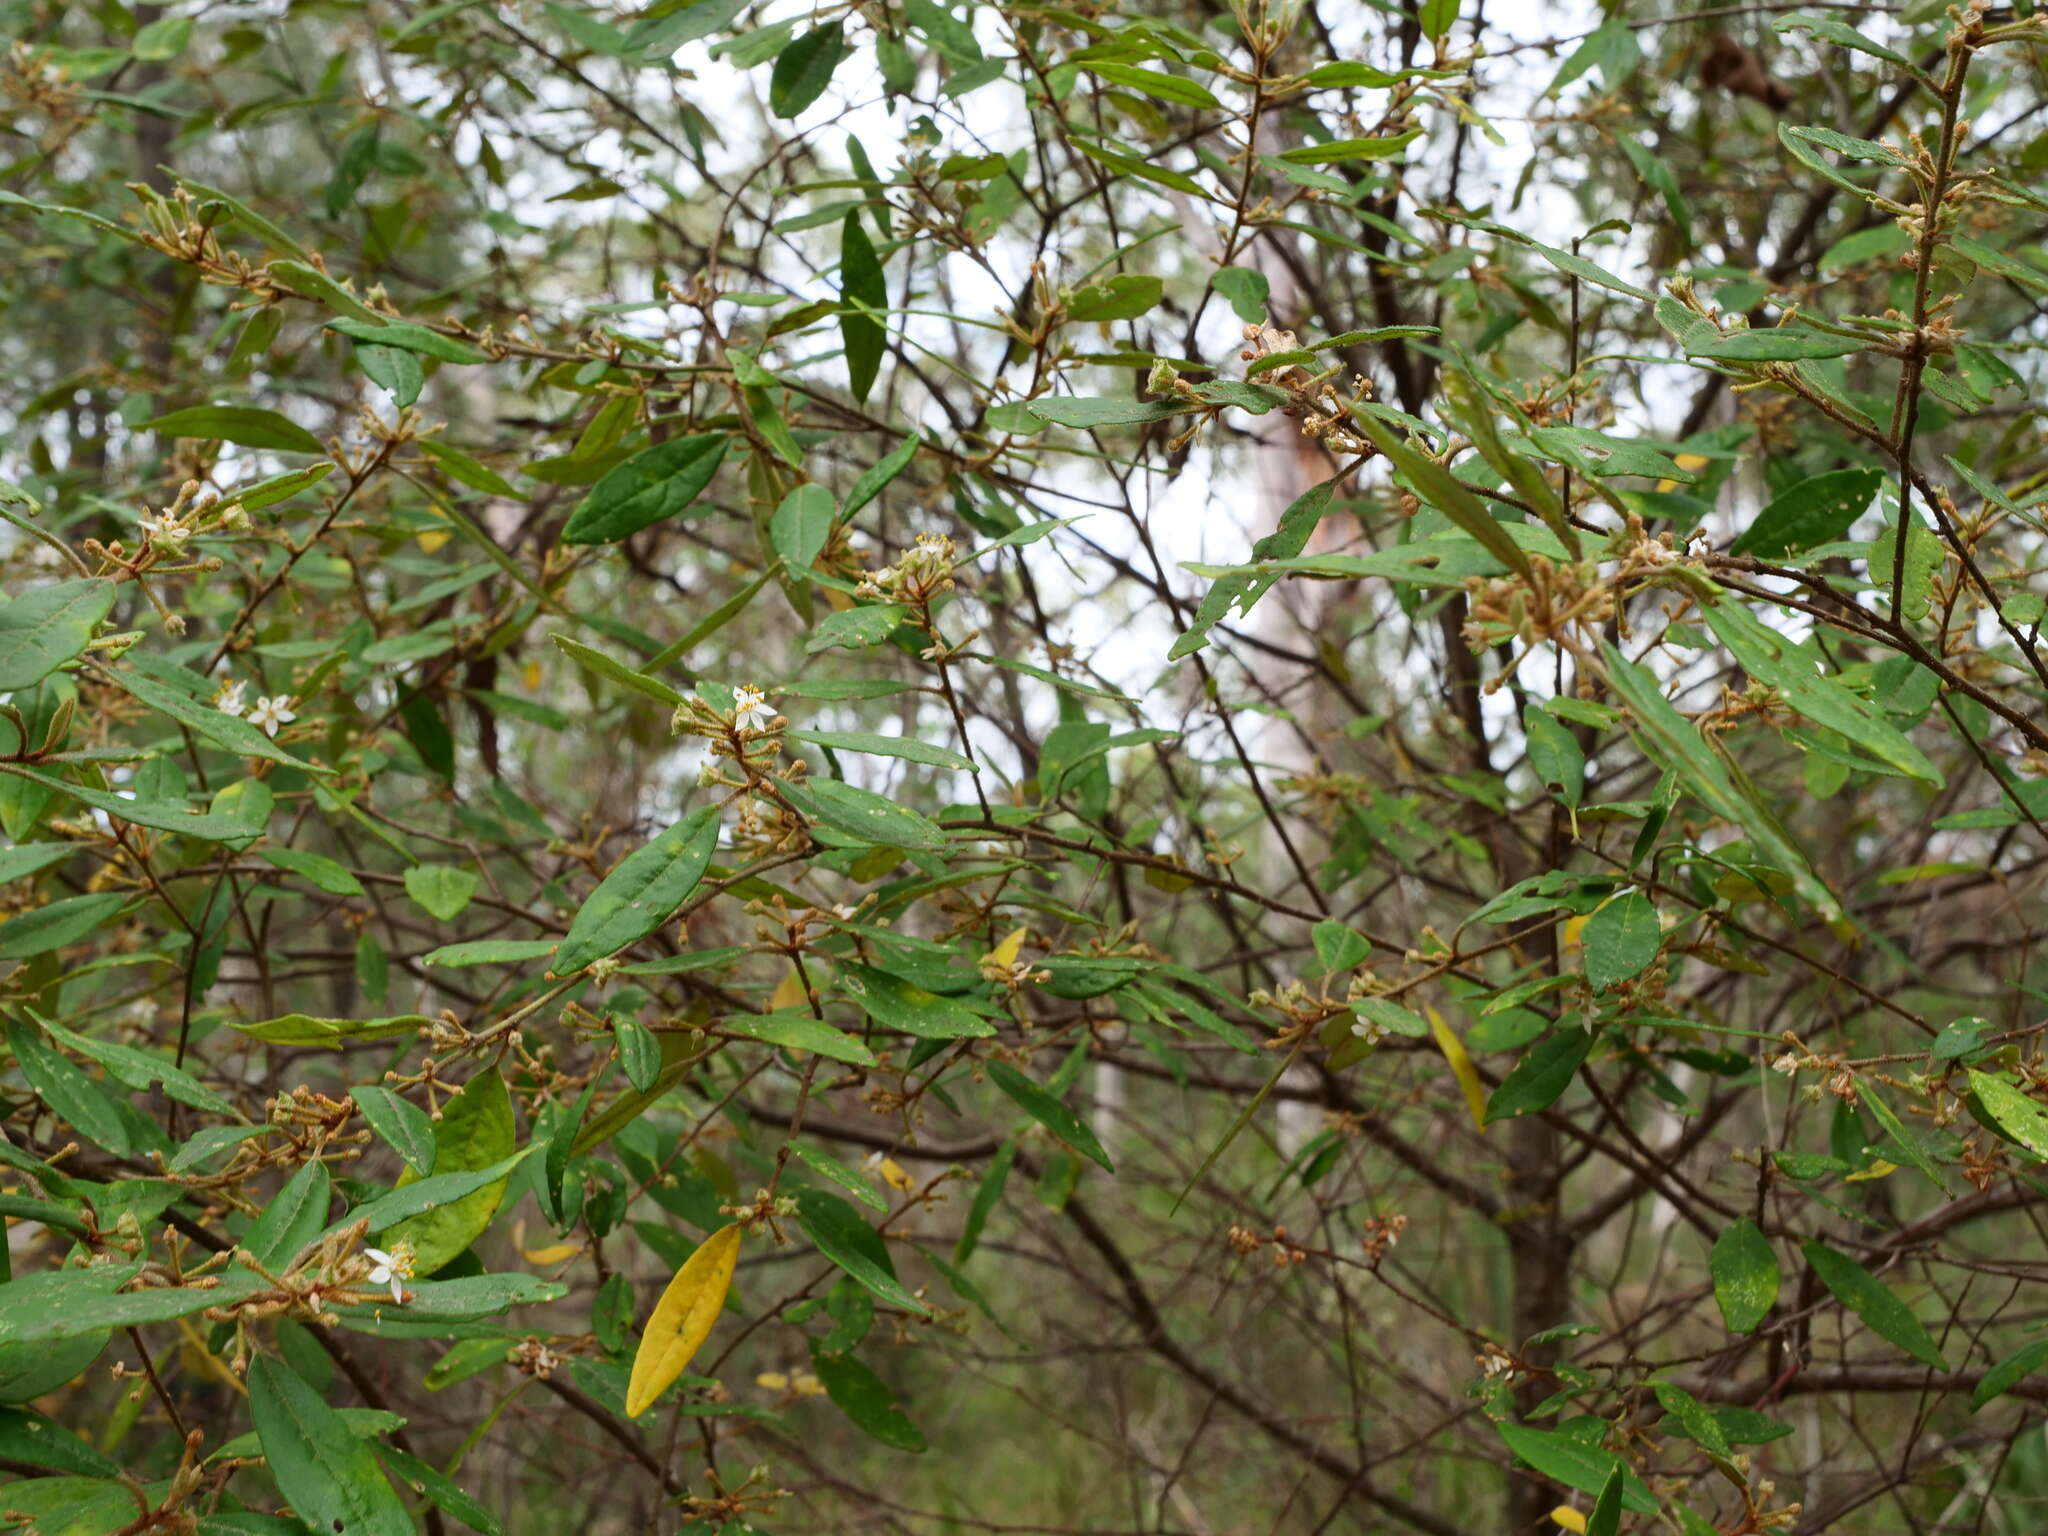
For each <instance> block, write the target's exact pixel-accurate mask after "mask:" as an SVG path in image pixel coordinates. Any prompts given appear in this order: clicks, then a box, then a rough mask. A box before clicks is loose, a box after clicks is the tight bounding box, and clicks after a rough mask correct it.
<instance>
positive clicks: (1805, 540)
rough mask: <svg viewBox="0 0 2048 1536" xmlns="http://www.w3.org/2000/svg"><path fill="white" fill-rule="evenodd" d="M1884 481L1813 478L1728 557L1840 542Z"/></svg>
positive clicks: (1855, 475) (1839, 472) (1870, 476)
mask: <svg viewBox="0 0 2048 1536" xmlns="http://www.w3.org/2000/svg"><path fill="white" fill-rule="evenodd" d="M1887 227H1889V226H1887ZM1884 479H1885V475H1884V471H1883V470H1881V469H1831V470H1829V471H1828V472H1827V473H1826V474H1824V475H1811V476H1809V477H1807V478H1806V479H1804V480H1801V481H1800V482H1799V483H1798V484H1797V485H1794V486H1792V487H1791V488H1790V489H1788V490H1786V491H1784V492H1782V493H1780V494H1779V495H1777V496H1774V497H1772V498H1771V502H1770V505H1769V506H1767V507H1765V508H1764V509H1763V511H1761V512H1759V513H1758V514H1757V516H1756V521H1755V522H1753V523H1751V524H1750V525H1749V526H1748V527H1747V528H1745V529H1743V530H1742V532H1741V533H1740V534H1738V535H1737V536H1736V539H1735V542H1734V543H1732V544H1730V545H1729V546H1728V553H1729V554H1731V555H1752V556H1754V557H1755V558H1757V559H1759V560H1780V559H1783V558H1784V557H1785V556H1786V555H1789V554H1793V553H1796V552H1797V551H1799V550H1802V549H1811V548H1812V547H1813V546H1814V545H1816V544H1825V543H1827V542H1829V541H1830V540H1832V539H1839V538H1840V537H1841V536H1842V535H1843V534H1845V533H1847V532H1848V531H1849V527H1850V525H1851V524H1853V523H1854V522H1855V521H1856V519H1857V518H1859V517H1861V516H1862V515H1863V514H1864V513H1865V512H1867V511H1869V510H1870V503H1871V501H1872V499H1873V498H1875V497H1876V495H1877V493H1878V489H1879V487H1881V486H1882V485H1883V484H1884Z"/></svg>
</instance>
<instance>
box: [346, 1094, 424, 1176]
mask: <svg viewBox="0 0 2048 1536" xmlns="http://www.w3.org/2000/svg"><path fill="white" fill-rule="evenodd" d="M349 1097H350V1098H352V1099H354V1100H355V1105H356V1111H357V1113H359V1114H360V1115H361V1116H362V1117H363V1121H364V1123H365V1124H367V1125H368V1126H369V1127H370V1129H371V1130H373V1131H375V1132H376V1133H377V1134H378V1135H379V1136H381V1137H382V1138H383V1139H384V1141H385V1143H386V1144H387V1145H388V1146H390V1147H391V1148H392V1149H393V1150H394V1151H396V1152H397V1153H398V1155H399V1156H400V1157H402V1158H404V1159H405V1165H406V1166H407V1167H408V1168H410V1169H411V1170H412V1171H413V1172H414V1173H415V1174H417V1175H419V1176H420V1177H421V1178H425V1177H426V1176H427V1175H428V1174H430V1173H432V1172H433V1171H434V1154H435V1148H434V1122H433V1120H432V1119H431V1118H430V1117H429V1116H428V1114H427V1112H426V1111H425V1110H424V1109H421V1108H420V1107H419V1106H418V1105H417V1104H414V1103H413V1102H411V1101H410V1100H409V1099H402V1098H400V1097H399V1096H398V1095H397V1094H395V1093H393V1092H392V1091H391V1090H390V1089H389V1088H384V1087H379V1086H378V1085H376V1084H374V1083H371V1084H364V1085H363V1086H361V1087H357V1088H351V1089H350V1090H349Z"/></svg>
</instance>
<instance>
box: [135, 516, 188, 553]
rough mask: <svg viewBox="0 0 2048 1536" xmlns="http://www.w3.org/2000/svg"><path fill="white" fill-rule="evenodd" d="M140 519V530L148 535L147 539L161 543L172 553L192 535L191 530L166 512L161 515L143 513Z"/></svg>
mask: <svg viewBox="0 0 2048 1536" xmlns="http://www.w3.org/2000/svg"><path fill="white" fill-rule="evenodd" d="M140 521H141V527H142V531H143V533H144V534H145V535H147V536H148V538H149V541H150V542H151V543H152V544H161V545H162V546H163V547H164V548H165V549H167V550H169V551H170V552H171V553H172V554H176V553H177V552H178V551H179V550H181V549H183V548H184V547H185V541H186V540H187V539H189V538H191V537H192V530H191V529H190V528H187V527H186V526H185V525H184V524H183V523H181V522H179V521H178V520H177V519H176V518H175V517H172V516H170V515H169V514H168V513H167V514H165V515H164V516H162V517H151V516H149V515H148V514H146V513H145V514H144V515H143V517H142V518H141V520H140Z"/></svg>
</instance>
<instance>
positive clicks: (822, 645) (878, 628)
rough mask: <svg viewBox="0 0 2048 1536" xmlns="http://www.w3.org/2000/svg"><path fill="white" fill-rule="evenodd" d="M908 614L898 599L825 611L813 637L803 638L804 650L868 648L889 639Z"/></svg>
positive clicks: (811, 651)
mask: <svg viewBox="0 0 2048 1536" xmlns="http://www.w3.org/2000/svg"><path fill="white" fill-rule="evenodd" d="M909 617H910V610H909V609H908V608H904V607H901V606H899V605H898V604H895V603H869V604H865V605H863V606H861V607H858V608H842V609H840V610H839V611H838V612H836V613H828V614H826V615H825V617H824V618H823V619H822V620H820V621H819V624H818V627H817V628H816V629H815V630H813V631H812V632H811V636H810V638H809V639H808V640H806V641H804V650H805V652H806V653H807V654H811V655H815V654H816V653H817V652H819V651H829V650H832V649H834V648H835V647H840V646H843V647H845V648H846V649H847V650H852V651H858V650H865V649H867V648H868V647H869V646H871V645H880V644H881V643H882V642H883V641H884V640H887V639H888V638H889V637H890V636H891V635H893V634H895V633H896V631H897V629H898V628H899V627H901V625H902V624H903V621H904V620H905V619H907V618H909Z"/></svg>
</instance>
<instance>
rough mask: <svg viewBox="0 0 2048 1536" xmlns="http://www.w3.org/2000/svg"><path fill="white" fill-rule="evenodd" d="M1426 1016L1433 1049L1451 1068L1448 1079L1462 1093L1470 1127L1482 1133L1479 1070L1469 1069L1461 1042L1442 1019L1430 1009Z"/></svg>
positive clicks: (1483, 1111) (1483, 1097)
mask: <svg viewBox="0 0 2048 1536" xmlns="http://www.w3.org/2000/svg"><path fill="white" fill-rule="evenodd" d="M1428 1012H1429V1031H1430V1033H1431V1034H1433V1035H1435V1036H1436V1045H1437V1049H1438V1050H1440V1051H1442V1052H1443V1053H1444V1060H1445V1061H1447V1062H1449V1063H1450V1064H1451V1075H1452V1076H1453V1077H1455V1078H1456V1079H1457V1080H1458V1086H1459V1087H1460V1088H1462V1089H1463V1090H1464V1091H1465V1104H1466V1106H1467V1107H1468V1108H1469V1109H1470V1110H1471V1111H1472V1123H1473V1124H1474V1125H1476V1126H1478V1127H1479V1129H1480V1131H1481V1133H1484V1132H1485V1130H1486V1089H1485V1087H1484V1086H1483V1085H1482V1084H1481V1083H1480V1081H1479V1069H1478V1068H1477V1067H1475V1066H1473V1065H1472V1055H1471V1053H1470V1052H1469V1051H1467V1050H1466V1049H1465V1042H1464V1041H1462V1040H1460V1039H1459V1038H1458V1037H1457V1036H1456V1035H1454V1034H1452V1033H1451V1026H1450V1025H1448V1024H1446V1023H1445V1022H1444V1016H1443V1015H1442V1014H1440V1013H1438V1012H1437V1011H1436V1010H1435V1009H1434V1008H1431V1009H1429V1010H1428Z"/></svg>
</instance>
